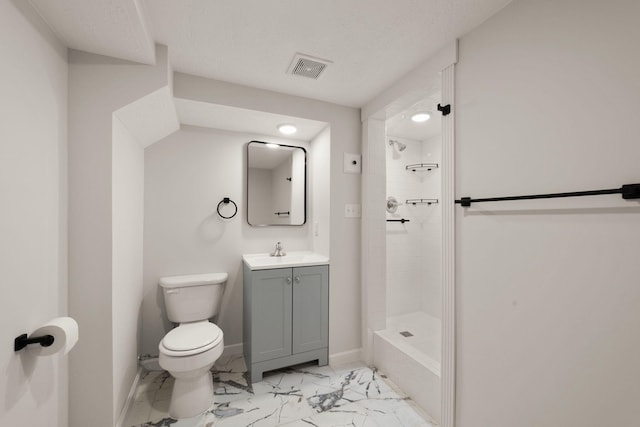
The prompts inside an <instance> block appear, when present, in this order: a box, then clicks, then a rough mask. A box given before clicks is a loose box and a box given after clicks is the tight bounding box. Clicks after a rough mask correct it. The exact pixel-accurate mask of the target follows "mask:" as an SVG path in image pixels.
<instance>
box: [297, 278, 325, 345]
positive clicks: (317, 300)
mask: <svg viewBox="0 0 640 427" xmlns="http://www.w3.org/2000/svg"><path fill="white" fill-rule="evenodd" d="M328 337H329V267H328V266H326V265H321V266H315V267H298V268H294V269H293V353H294V354H295V353H302V352H305V351H311V350H318V349H320V348H325V347H327V346H328V343H329V338H328Z"/></svg>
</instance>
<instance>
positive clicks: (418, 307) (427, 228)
mask: <svg viewBox="0 0 640 427" xmlns="http://www.w3.org/2000/svg"><path fill="white" fill-rule="evenodd" d="M388 139H394V140H397V141H400V142H401V143H404V144H406V148H405V150H404V151H400V152H399V151H398V150H397V149H396V148H395V146H391V145H389V144H388V143H387V142H385V144H384V146H385V148H384V150H385V152H386V184H387V186H386V190H387V197H388V196H393V197H395V198H396V199H397V200H398V202H399V203H400V204H401V205H400V206H398V209H397V211H396V212H395V213H389V212H385V213H386V217H387V218H389V219H400V218H405V219H408V220H409V221H410V222H407V223H404V224H401V223H398V222H386V223H385V224H386V263H387V269H386V270H387V279H386V312H387V316H397V315H400V314H407V313H411V312H415V311H423V312H426V313H427V314H429V315H431V316H433V317H436V318H438V319H439V318H441V314H442V271H441V270H442V266H441V265H442V209H441V208H440V206H441V204H440V203H434V204H431V205H428V204H416V205H413V204H407V203H406V200H407V199H440V198H441V180H440V169H439V168H435V169H432V170H431V171H427V170H418V171H416V172H412V171H409V170H407V169H406V166H407V165H410V164H416V163H437V164H440V163H441V161H442V155H441V153H442V147H441V145H442V142H441V138H440V137H439V136H436V137H434V138H430V139H429V140H425V141H418V140H414V139H408V138H400V137H395V136H393V135H389V136H388Z"/></svg>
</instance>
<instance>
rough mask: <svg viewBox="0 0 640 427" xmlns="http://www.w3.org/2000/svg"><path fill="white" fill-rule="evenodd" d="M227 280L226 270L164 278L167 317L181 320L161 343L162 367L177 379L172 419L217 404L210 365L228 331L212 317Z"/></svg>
mask: <svg viewBox="0 0 640 427" xmlns="http://www.w3.org/2000/svg"><path fill="white" fill-rule="evenodd" d="M226 281H227V274H226V273H212V274H200V275H189V276H174V277H164V278H162V279H160V286H161V287H162V288H163V295H164V298H165V304H166V306H167V317H168V318H169V320H171V321H173V322H176V323H179V325H178V326H177V327H176V328H174V329H172V330H171V331H169V332H168V333H167V334H166V335H165V336H164V338H163V339H162V341H160V344H159V345H158V350H159V359H158V362H159V364H160V367H162V368H163V369H165V370H166V371H168V372H169V373H170V374H171V376H172V377H174V378H175V382H174V386H173V391H172V393H171V403H170V404H169V415H170V416H171V417H173V418H177V419H180V418H191V417H194V416H196V415H199V414H202V413H203V412H205V411H207V410H208V409H209V408H210V407H211V405H213V379H212V377H211V368H212V367H213V365H214V363H215V362H216V360H217V359H218V358H219V357H220V355H222V351H223V350H224V334H223V332H222V330H221V329H220V328H219V327H218V326H217V325H215V324H214V323H211V322H209V320H208V319H209V318H211V317H213V316H215V315H216V314H217V313H218V311H219V306H220V301H221V297H222V288H223V286H224V284H225V283H226Z"/></svg>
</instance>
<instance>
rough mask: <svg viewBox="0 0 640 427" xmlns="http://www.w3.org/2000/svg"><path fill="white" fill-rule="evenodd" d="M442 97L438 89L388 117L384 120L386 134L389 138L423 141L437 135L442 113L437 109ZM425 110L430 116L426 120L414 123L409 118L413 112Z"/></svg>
mask: <svg viewBox="0 0 640 427" xmlns="http://www.w3.org/2000/svg"><path fill="white" fill-rule="evenodd" d="M441 99H442V95H441V93H440V91H438V92H436V93H434V94H432V95H431V96H428V97H425V98H423V99H421V100H419V101H417V102H415V103H413V104H412V105H410V106H409V107H408V108H407V109H405V110H404V111H401V112H399V113H397V114H396V115H394V116H393V117H390V118H388V119H387V121H386V129H387V136H388V137H389V138H394V137H395V138H408V139H413V140H416V141H425V140H427V139H429V138H431V137H433V136H436V135H439V134H440V133H441V129H442V113H440V112H439V111H438V109H437V106H438V103H440V100H441ZM421 112H425V113H428V114H429V115H430V116H431V117H430V118H429V120H427V121H426V122H422V123H416V122H414V121H412V120H411V116H413V115H414V114H415V113H421Z"/></svg>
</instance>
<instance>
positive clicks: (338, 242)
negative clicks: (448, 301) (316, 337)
mask: <svg viewBox="0 0 640 427" xmlns="http://www.w3.org/2000/svg"><path fill="white" fill-rule="evenodd" d="M174 95H175V96H176V98H185V99H192V100H195V101H202V102H210V103H213V104H220V105H228V106H232V107H239V108H246V109H250V110H258V111H267V112H271V113H275V114H283V115H288V116H294V117H301V118H308V119H312V120H317V121H322V122H326V123H328V124H329V126H330V128H331V142H330V161H331V162H330V166H329V167H330V169H329V173H330V181H331V184H330V194H331V200H330V204H329V209H330V219H331V222H330V224H323V223H321V224H320V226H319V232H320V233H321V234H326V233H329V241H330V252H331V253H330V255H331V269H330V279H329V280H330V287H331V290H330V293H329V295H330V296H329V298H330V302H329V352H330V353H331V354H336V353H345V352H353V354H354V355H356V354H357V353H358V351H359V349H360V345H361V344H360V332H361V323H360V322H361V318H360V306H361V304H360V303H361V301H360V219H358V218H345V217H344V205H345V204H346V203H360V177H361V176H360V175H359V174H346V173H344V172H343V155H344V153H345V152H346V153H359V152H360V149H361V139H360V135H361V126H360V111H359V110H358V109H355V108H349V107H344V106H340V105H336V104H330V103H327V102H321V101H315V100H311V99H307V98H301V97H297V96H290V95H283V94H280V93H276V92H271V91H267V90H262V89H255V88H250V87H246V86H239V85H235V84H232V83H225V82H220V81H216V80H211V79H205V78H201V77H195V76H189V75H185V74H181V73H175V75H174ZM325 167H327V166H326V165H325ZM321 218H324V217H321ZM321 238H322V239H326V236H322V237H321Z"/></svg>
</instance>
